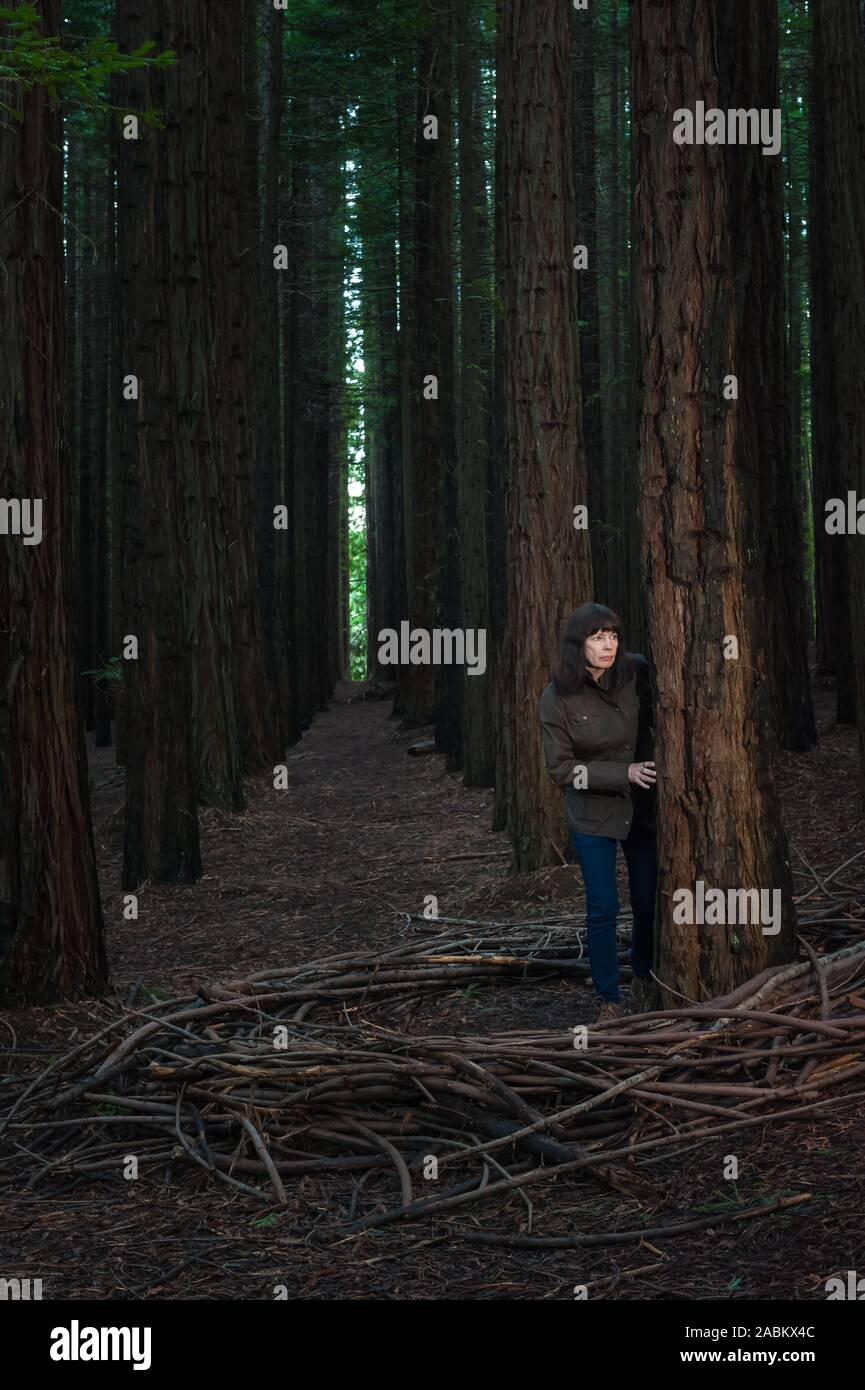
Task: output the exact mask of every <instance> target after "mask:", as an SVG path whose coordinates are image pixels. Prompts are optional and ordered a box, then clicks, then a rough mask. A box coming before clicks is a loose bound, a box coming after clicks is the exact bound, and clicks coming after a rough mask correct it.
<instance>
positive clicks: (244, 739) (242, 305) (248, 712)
mask: <svg viewBox="0 0 865 1390" xmlns="http://www.w3.org/2000/svg"><path fill="white" fill-rule="evenodd" d="M207 23H208V29H209V34H210V41H211V44H212V48H211V59H210V61H211V71H212V74H213V77H212V88H211V92H210V96H209V109H208V117H209V119H210V120H211V121H212V128H213V131H214V132H215V138H213V139H212V142H211V144H210V146H209V148H208V150H207V152H206V158H207V160H208V168H209V170H210V171H211V173H212V178H211V179H209V180H208V202H209V207H208V217H209V219H210V222H211V225H212V226H213V227H214V228H215V229H216V235H215V236H214V240H213V259H212V271H211V283H210V287H209V288H210V294H211V296H212V298H211V306H210V312H211V315H212V320H213V326H214V338H213V372H214V376H215V381H216V386H217V391H216V400H215V411H216V420H215V424H216V434H215V439H216V457H215V459H214V467H215V469H216V471H217V473H218V476H219V477H220V478H222V479H224V487H225V495H226V498H227V507H226V510H225V518H224V522H223V524H224V527H225V533H226V536H225V539H226V545H225V551H224V559H223V564H222V567H221V569H220V572H219V575H218V578H219V579H220V581H221V582H224V584H225V588H226V591H227V592H226V597H227V606H228V622H229V628H230V631H229V634H228V636H229V642H230V649H231V666H232V684H233V705H234V709H235V711H236V720H237V737H238V740H239V750H240V753H241V756H242V765H243V767H244V768H245V769H246V770H248V771H253V770H255V769H257V768H259V767H262V766H266V765H267V764H270V765H271V766H272V765H273V763H274V761H275V758H276V755H277V750H278V746H279V745H278V743H277V740H276V731H275V728H274V721H273V716H272V708H271V703H270V698H269V695H270V691H269V688H268V681H267V675H266V667H265V660H264V648H263V641H262V631H261V619H260V614H259V607H258V592H257V576H256V557H255V539H256V521H257V517H256V482H257V475H256V463H255V429H256V411H255V396H256V390H255V386H256V378H255V373H254V371H253V365H254V363H253V357H252V353H251V352H250V343H252V342H254V340H255V335H254V332H253V325H254V322H255V320H254V316H253V309H254V305H255V299H254V294H251V293H250V288H251V287H254V286H255V284H256V275H255V268H256V259H257V258H256V254H255V253H256V234H257V228H256V227H254V226H251V225H250V213H251V210H250V207H249V197H250V193H251V191H252V190H251V189H250V187H249V182H250V181H249V177H248V168H247V161H249V159H250V154H251V151H250V142H249V139H248V127H249V125H250V124H251V121H252V117H253V116H254V110H253V111H252V112H248V111H247V109H246V102H247V100H251V99H252V98H254V94H255V82H254V81H253V80H251V77H252V75H253V74H254V64H253V74H250V72H249V67H250V64H249V61H248V49H249V48H250V47H251V46H253V45H254V39H255V16H254V13H253V11H252V9H251V8H250V6H249V5H248V4H246V3H243V4H241V5H236V4H235V5H218V6H216V7H215V8H214V9H213V10H212V12H210V13H209V15H208V19H207ZM253 168H254V161H253ZM256 191H257V190H256ZM269 346H270V347H271V349H272V343H271V344H270V345H269ZM271 530H272V520H271Z"/></svg>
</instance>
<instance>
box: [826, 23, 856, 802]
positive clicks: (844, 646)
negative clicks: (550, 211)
mask: <svg viewBox="0 0 865 1390" xmlns="http://www.w3.org/2000/svg"><path fill="white" fill-rule="evenodd" d="M814 22H815V25H816V27H817V29H818V31H819V43H820V47H821V77H822V91H823V100H824V102H825V106H824V115H825V168H826V195H827V202H828V205H829V207H830V208H831V214H830V223H829V233H828V237H827V240H826V242H825V243H824V250H825V251H826V252H827V253H828V265H829V275H828V292H829V308H828V312H829V316H830V319H831V353H832V374H833V375H834V383H835V400H834V404H835V408H836V411H837V419H838V438H837V447H838V458H839V459H840V460H841V479H840V481H841V487H840V489H839V490H838V491H837V492H834V493H833V494H832V496H835V497H841V498H843V499H844V500H845V502H846V498H847V493H848V491H852V492H854V493H855V495H856V498H857V499H858V500H859V501H860V502H861V501H862V499H863V498H865V392H863V389H862V383H863V379H865V184H863V179H862V172H863V169H865V36H863V25H862V13H861V8H860V6H859V4H858V3H857V0H837V2H836V0H833V2H832V3H831V4H827V3H826V0H817V3H816V5H815V8H814ZM824 312H825V310H824ZM828 327H829V325H827V328H828ZM827 346H828V344H827ZM827 500H828V499H827V498H826V497H825V496H818V495H816V489H815V510H816V517H815V523H816V525H817V526H820V527H823V528H824V530H825V524H826V513H825V503H826V501H827ZM859 526H860V528H861V529H860V530H859V531H858V534H853V535H846V536H832V535H827V536H826V540H827V542H828V544H829V545H833V544H834V545H835V546H838V547H842V548H843V549H844V551H845V556H846V580H847V585H846V588H847V593H846V599H847V603H846V605H845V607H844V609H842V611H841V612H840V613H839V633H838V641H839V644H840V645H839V655H838V663H839V668H840V666H841V665H844V664H846V665H847V666H848V667H849V669H850V670H851V671H852V674H853V691H852V694H853V699H854V704H855V717H856V724H857V728H858V734H859V752H860V778H861V791H862V796H863V800H865V646H863V642H862V637H863V634H865V535H863V531H865V522H863V521H861V519H860V522H859Z"/></svg>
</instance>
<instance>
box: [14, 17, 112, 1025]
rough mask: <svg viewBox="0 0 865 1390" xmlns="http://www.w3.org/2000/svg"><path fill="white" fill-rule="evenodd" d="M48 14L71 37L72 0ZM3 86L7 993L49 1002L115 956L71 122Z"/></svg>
mask: <svg viewBox="0 0 865 1390" xmlns="http://www.w3.org/2000/svg"><path fill="white" fill-rule="evenodd" d="M40 14H41V18H42V32H43V34H45V35H49V34H54V35H56V34H58V33H59V31H60V4H59V0H42V3H41V5H40ZM4 27H5V26H4ZM0 96H2V100H3V101H4V103H6V105H7V106H8V107H11V108H13V110H15V111H17V112H18V114H19V115H20V116H21V117H22V119H21V120H19V121H15V123H14V126H13V127H12V129H11V130H7V131H5V132H4V134H3V138H2V140H0V264H2V266H3V272H2V276H0V341H2V343H3V349H4V350H3V353H2V354H0V497H2V498H3V499H4V501H5V503H6V504H7V507H8V506H9V505H12V504H13V503H14V502H16V501H17V502H18V503H19V504H20V503H21V502H22V501H26V502H28V503H29V504H30V505H31V506H32V504H34V503H36V502H37V501H38V502H39V504H40V505H41V508H42V518H41V540H40V541H39V542H38V543H36V544H28V545H25V544H24V541H25V536H24V534H23V533H20V534H8V535H4V536H3V537H2V541H0V1003H3V1004H21V1003H48V1002H50V1001H54V1000H58V999H72V998H75V997H77V996H78V995H81V994H85V993H94V992H97V991H99V990H101V989H103V988H104V987H105V985H106V984H107V976H108V966H107V960H106V955H105V947H104V941H103V925H102V909H101V906H100V901H99V885H98V881H97V876H96V863H95V855H94V848H93V837H92V833H91V828H90V808H89V794H88V786H87V769H86V763H85V756H84V736H83V730H82V725H81V719H80V714H79V710H78V707H77V703H76V671H75V633H74V617H73V614H74V600H73V591H72V585H73V562H72V553H71V548H70V531H71V511H70V507H69V497H70V475H69V457H68V453H67V451H66V449H65V445H64V438H63V370H64V360H63V359H64V312H63V223H62V213H61V211H60V209H61V205H62V199H63V169H62V159H63V155H62V149H63V125H62V120H61V117H60V112H59V109H58V108H57V107H56V106H52V105H51V104H50V103H49V100H48V97H47V94H46V91H45V88H44V87H42V86H40V85H38V84H37V85H35V86H33V87H32V88H31V89H30V90H29V91H27V92H25V93H22V89H21V88H20V87H17V88H15V87H13V86H12V85H11V84H8V83H3V84H0ZM7 116H8V113H7ZM34 519H35V515H34V513H31V517H30V520H31V522H32V521H33V520H34ZM38 534H39V532H38V530H34V531H33V532H32V533H31V539H35V538H36V536H37V535H38Z"/></svg>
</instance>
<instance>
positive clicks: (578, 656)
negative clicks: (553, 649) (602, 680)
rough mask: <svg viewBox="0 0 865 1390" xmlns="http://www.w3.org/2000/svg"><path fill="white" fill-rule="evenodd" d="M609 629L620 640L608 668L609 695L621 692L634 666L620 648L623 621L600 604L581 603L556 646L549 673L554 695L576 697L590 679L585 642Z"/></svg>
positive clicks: (628, 656) (606, 687) (607, 688)
mask: <svg viewBox="0 0 865 1390" xmlns="http://www.w3.org/2000/svg"><path fill="white" fill-rule="evenodd" d="M606 629H610V630H611V631H613V632H616V633H617V634H618V637H619V648H618V651H617V652H616V659H615V661H614V662H613V664H612V666H611V667H610V668H609V684H608V685H605V687H604V688H605V689H606V690H609V691H610V692H612V691H614V690H620V689H621V687H622V686H623V685H626V684H627V683H628V681H629V680H630V679H631V677H632V676H633V674H634V670H635V667H634V663H633V661H632V660H631V658H630V655H629V654H628V652H626V651H625V649H624V647H623V645H622V621H621V619H620V617H619V615H618V613H614V612H613V610H612V608H605V607H604V605H603V604H602V603H583V604H581V605H580V607H579V608H578V609H577V611H576V613H573V614H572V615H571V617H570V618H569V619H568V622H567V626H566V627H565V630H564V632H563V633H562V640H561V643H560V644H559V655H558V658H557V660H556V662H555V665H554V666H553V669H552V671H551V673H550V674H551V676H552V679H553V683H554V685H555V687H556V692H557V694H559V695H576V694H577V692H578V691H580V690H582V689H583V687H584V686H585V684H586V681H587V680H589V679H590V677H589V673H588V669H587V667H586V654H585V651H586V649H585V642H586V638H587V637H593V636H594V634H595V633H596V632H602V631H604V630H606Z"/></svg>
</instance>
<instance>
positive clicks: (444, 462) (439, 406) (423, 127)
mask: <svg viewBox="0 0 865 1390" xmlns="http://www.w3.org/2000/svg"><path fill="white" fill-rule="evenodd" d="M450 53H451V14H450V5H449V4H444V5H442V6H440V7H439V8H438V9H437V10H436V11H434V12H433V11H429V12H428V13H427V14H426V15H425V19H424V29H423V32H422V34H421V38H420V44H419V48H418V60H417V105H416V109H415V165H414V168H415V217H414V280H413V286H412V290H413V294H412V301H413V302H412V310H411V312H412V341H413V347H414V352H413V354H412V373H411V395H412V401H413V412H412V422H411V424H412V448H411V453H410V455H409V457H408V487H407V489H406V496H405V499H404V501H405V511H406V576H407V583H408V618H409V621H410V622H411V624H412V627H413V628H421V629H424V630H425V631H427V632H431V631H432V629H433V628H435V627H438V626H439V625H440V620H441V616H442V601H443V591H442V554H443V552H444V553H450V549H449V548H450V546H451V544H452V540H453V536H452V530H453V521H454V509H453V507H452V506H449V505H448V497H447V494H446V488H447V486H449V481H448V474H449V472H451V474H452V470H453V467H454V458H453V454H454V444H453V429H454V371H453V359H454V332H453V280H452V275H453V268H452V264H451V257H450V254H449V253H450V238H451V225H450V224H451V208H452V197H451V174H452V170H451V139H450V133H451V119H450V81H449V78H450V71H449V69H450ZM433 120H434V121H436V122H437V123H438V125H437V133H436V131H435V130H434V128H433V127H432V125H431V122H432V121H433ZM450 597H451V595H450V594H449V598H450ZM402 676H403V679H402V681H401V685H402V688H403V690H404V700H405V717H406V719H407V720H408V721H409V722H411V723H416V724H426V723H430V722H431V721H432V720H433V718H434V717H436V684H437V683H436V679H435V671H434V668H433V667H432V666H431V665H417V666H411V667H410V668H408V670H407V671H404V672H403V673H402ZM441 696H442V688H441V685H440V684H439V696H438V698H439V703H440V702H441ZM442 714H445V711H441V714H440V715H439V717H438V719H437V746H438V748H439V751H442V752H444V751H446V748H449V747H450V740H451V735H452V732H453V730H451V733H450V734H448V736H447V737H445V734H444V728H443V725H442V722H441V715H442Z"/></svg>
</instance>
